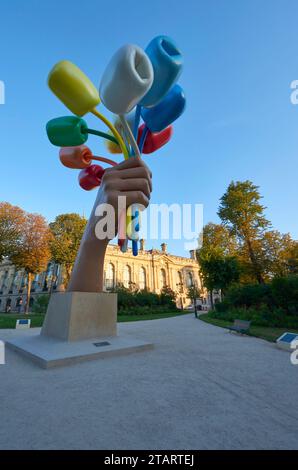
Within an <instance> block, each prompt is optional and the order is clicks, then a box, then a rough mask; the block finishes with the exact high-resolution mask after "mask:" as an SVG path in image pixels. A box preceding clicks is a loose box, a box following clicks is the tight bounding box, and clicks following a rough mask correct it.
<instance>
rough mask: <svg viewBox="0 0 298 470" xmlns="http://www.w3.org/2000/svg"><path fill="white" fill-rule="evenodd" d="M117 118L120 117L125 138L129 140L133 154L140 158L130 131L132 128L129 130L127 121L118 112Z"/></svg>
mask: <svg viewBox="0 0 298 470" xmlns="http://www.w3.org/2000/svg"><path fill="white" fill-rule="evenodd" d="M119 118H120V121H121V124H122V126H123V129H124V132H125V135H126V138H127V140H129V141H130V144H131V146H132V149H133V151H134V154H135V156H136V157H137V158H141V155H140V151H139V147H138V144H137V143H136V139H135V138H134V135H133V133H132V130H131V128H130V126H129V125H128V123H127V121H126V119H125V117H124V116H123V114H120V115H119Z"/></svg>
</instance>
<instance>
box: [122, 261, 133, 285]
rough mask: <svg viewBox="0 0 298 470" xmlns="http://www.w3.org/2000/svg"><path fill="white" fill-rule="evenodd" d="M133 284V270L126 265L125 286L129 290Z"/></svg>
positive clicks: (124, 273)
mask: <svg viewBox="0 0 298 470" xmlns="http://www.w3.org/2000/svg"><path fill="white" fill-rule="evenodd" d="M130 284H131V269H130V266H128V265H126V266H124V269H123V285H124V287H126V288H127V289H129V287H130Z"/></svg>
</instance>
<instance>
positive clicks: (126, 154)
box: [90, 108, 129, 160]
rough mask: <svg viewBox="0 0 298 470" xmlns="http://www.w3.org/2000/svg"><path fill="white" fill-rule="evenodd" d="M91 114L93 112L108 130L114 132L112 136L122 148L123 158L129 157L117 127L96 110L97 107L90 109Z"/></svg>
mask: <svg viewBox="0 0 298 470" xmlns="http://www.w3.org/2000/svg"><path fill="white" fill-rule="evenodd" d="M90 112H91V113H92V114H94V116H96V117H97V118H98V119H100V120H101V121H102V122H104V123H105V125H106V126H107V127H108V128H109V129H110V131H111V132H112V133H113V134H114V137H115V138H116V139H117V141H118V143H119V146H120V148H121V150H122V153H123V155H124V158H125V160H127V159H128V158H129V154H128V150H127V147H126V145H125V143H124V142H123V139H122V137H121V135H120V134H119V132H118V131H117V129H116V128H115V127H114V126H113V124H111V123H110V121H109V120H108V119H107V118H106V117H105V116H104V115H103V114H101V113H100V112H99V111H97V109H95V108H94V109H92V110H91V111H90Z"/></svg>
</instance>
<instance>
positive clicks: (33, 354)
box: [6, 328, 153, 369]
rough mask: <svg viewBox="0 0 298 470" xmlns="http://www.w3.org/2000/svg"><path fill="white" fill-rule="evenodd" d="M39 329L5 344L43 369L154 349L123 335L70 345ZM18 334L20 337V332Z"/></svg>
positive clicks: (29, 331) (11, 339) (27, 332)
mask: <svg viewBox="0 0 298 470" xmlns="http://www.w3.org/2000/svg"><path fill="white" fill-rule="evenodd" d="M35 330H36V328H34V329H31V330H27V331H24V332H22V334H17V335H16V336H15V337H12V336H11V337H10V338H9V339H8V340H6V346H7V347H8V348H10V349H12V350H14V351H16V352H18V353H20V354H22V355H23V356H25V357H27V358H28V359H31V360H32V361H33V362H35V363H36V364H37V365H39V366H40V367H42V368H44V369H49V368H52V367H61V366H68V365H72V364H76V363H79V362H83V361H90V360H93V359H105V358H108V357H113V356H122V355H125V354H129V353H136V352H141V351H146V350H148V349H152V348H153V345H152V344H151V343H146V342H144V341H141V340H138V339H135V338H132V337H131V336H129V335H127V336H124V335H121V336H113V337H106V338H100V339H99V338H93V339H92V340H90V339H88V340H83V341H74V342H67V341H61V340H57V339H55V338H49V337H45V336H42V335H41V334H40V333H39V331H38V332H36V331H35ZM18 333H20V332H19V331H18Z"/></svg>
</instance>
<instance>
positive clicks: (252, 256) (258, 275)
mask: <svg viewBox="0 0 298 470" xmlns="http://www.w3.org/2000/svg"><path fill="white" fill-rule="evenodd" d="M246 243H247V247H248V253H249V257H250V261H251V264H252V265H253V270H254V273H255V276H256V279H257V281H258V283H259V284H264V279H263V276H262V274H261V272H260V270H259V267H258V263H257V260H256V257H255V254H254V251H253V248H252V245H251V241H250V239H249V238H247V240H246Z"/></svg>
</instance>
